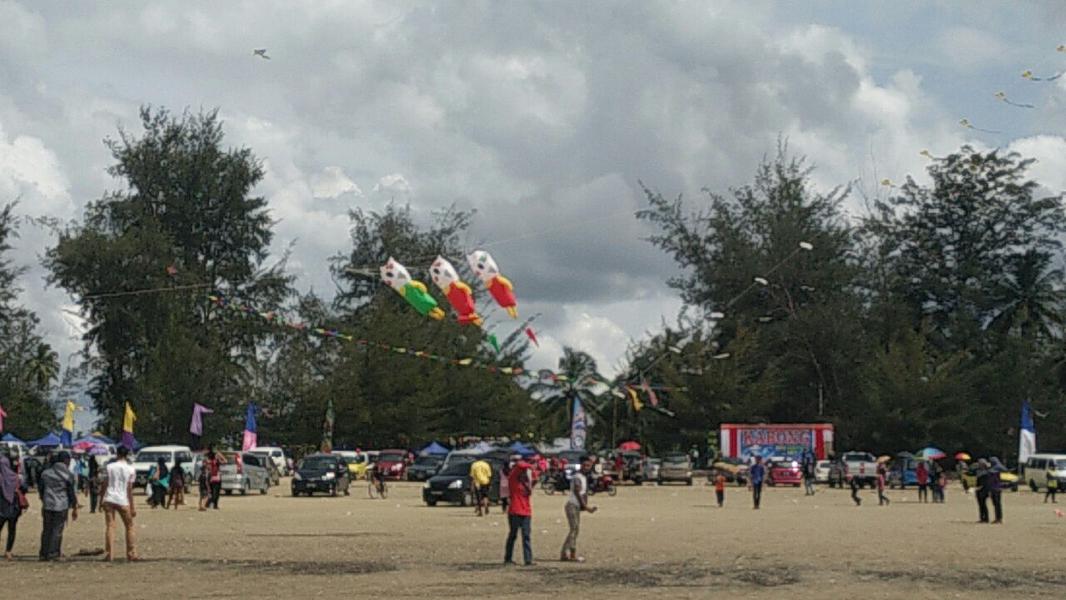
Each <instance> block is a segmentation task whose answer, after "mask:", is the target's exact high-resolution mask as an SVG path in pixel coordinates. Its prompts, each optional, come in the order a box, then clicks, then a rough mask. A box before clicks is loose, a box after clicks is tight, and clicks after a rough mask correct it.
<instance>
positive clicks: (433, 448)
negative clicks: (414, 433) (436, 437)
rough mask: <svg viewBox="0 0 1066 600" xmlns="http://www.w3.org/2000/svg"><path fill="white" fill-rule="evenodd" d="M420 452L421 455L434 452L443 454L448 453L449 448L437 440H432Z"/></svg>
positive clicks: (437, 454)
mask: <svg viewBox="0 0 1066 600" xmlns="http://www.w3.org/2000/svg"><path fill="white" fill-rule="evenodd" d="M418 453H419V454H421V455H426V454H433V455H436V456H443V455H445V454H448V449H447V448H445V447H444V446H442V445H441V444H438V443H437V442H430V443H429V444H427V445H426V446H425V447H424V448H422V449H421V450H419V451H418Z"/></svg>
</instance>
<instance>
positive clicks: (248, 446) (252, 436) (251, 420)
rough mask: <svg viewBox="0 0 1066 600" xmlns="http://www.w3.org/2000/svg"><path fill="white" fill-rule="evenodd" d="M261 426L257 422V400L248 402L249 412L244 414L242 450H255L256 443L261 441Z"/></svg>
mask: <svg viewBox="0 0 1066 600" xmlns="http://www.w3.org/2000/svg"><path fill="white" fill-rule="evenodd" d="M258 432H259V427H258V426H257V425H256V423H255V402H249V403H248V412H246V413H245V415H244V443H243V444H241V450H242V451H244V452H247V451H249V450H254V449H255V445H256V443H257V442H258V441H259V440H258V437H259V433H258Z"/></svg>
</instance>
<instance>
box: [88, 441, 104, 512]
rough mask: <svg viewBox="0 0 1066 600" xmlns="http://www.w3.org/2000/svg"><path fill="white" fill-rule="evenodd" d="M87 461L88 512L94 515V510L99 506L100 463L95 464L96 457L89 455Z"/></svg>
mask: <svg viewBox="0 0 1066 600" xmlns="http://www.w3.org/2000/svg"><path fill="white" fill-rule="evenodd" d="M88 461H89V486H88V487H89V512H90V513H94V514H95V513H96V508H97V507H98V506H99V504H100V481H101V475H100V463H99V462H97V460H96V457H95V456H92V455H90V456H89V457H88Z"/></svg>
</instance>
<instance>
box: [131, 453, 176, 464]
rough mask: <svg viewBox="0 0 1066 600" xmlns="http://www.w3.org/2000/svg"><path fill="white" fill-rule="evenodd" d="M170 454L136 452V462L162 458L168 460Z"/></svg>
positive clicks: (147, 461) (154, 461) (155, 460)
mask: <svg viewBox="0 0 1066 600" xmlns="http://www.w3.org/2000/svg"><path fill="white" fill-rule="evenodd" d="M171 457H172V455H171V453H170V452H139V453H138V454H137V462H140V463H156V462H159V459H161V458H162V459H163V460H165V461H167V462H170V459H171Z"/></svg>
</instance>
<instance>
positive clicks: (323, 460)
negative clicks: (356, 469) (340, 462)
mask: <svg viewBox="0 0 1066 600" xmlns="http://www.w3.org/2000/svg"><path fill="white" fill-rule="evenodd" d="M336 464H337V459H336V458H333V457H332V456H311V457H308V458H305V459H303V460H302V461H300V468H301V469H312V470H319V471H321V470H322V469H332V468H334V467H335V466H336Z"/></svg>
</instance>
